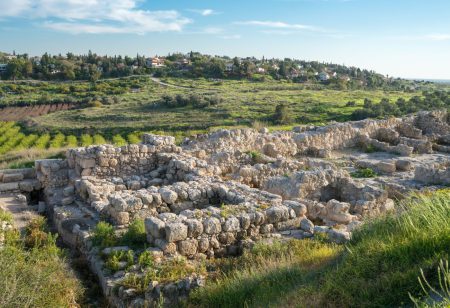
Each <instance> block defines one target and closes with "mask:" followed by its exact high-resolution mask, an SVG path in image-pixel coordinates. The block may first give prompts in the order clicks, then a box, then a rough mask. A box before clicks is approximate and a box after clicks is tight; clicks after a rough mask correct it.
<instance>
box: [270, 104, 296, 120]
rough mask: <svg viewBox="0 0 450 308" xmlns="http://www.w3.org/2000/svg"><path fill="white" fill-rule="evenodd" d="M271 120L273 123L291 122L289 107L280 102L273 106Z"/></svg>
mask: <svg viewBox="0 0 450 308" xmlns="http://www.w3.org/2000/svg"><path fill="white" fill-rule="evenodd" d="M273 121H274V123H275V124H289V123H291V122H292V118H291V115H290V112H289V109H288V107H287V106H286V105H285V104H283V103H281V104H278V105H277V106H276V107H275V114H274V115H273Z"/></svg>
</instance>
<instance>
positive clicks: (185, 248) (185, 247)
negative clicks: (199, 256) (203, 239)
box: [178, 239, 198, 256]
mask: <svg viewBox="0 0 450 308" xmlns="http://www.w3.org/2000/svg"><path fill="white" fill-rule="evenodd" d="M197 248H198V242H197V240H195V239H188V240H184V241H180V242H178V252H179V253H180V254H181V255H182V256H193V255H195V254H196V253H197Z"/></svg>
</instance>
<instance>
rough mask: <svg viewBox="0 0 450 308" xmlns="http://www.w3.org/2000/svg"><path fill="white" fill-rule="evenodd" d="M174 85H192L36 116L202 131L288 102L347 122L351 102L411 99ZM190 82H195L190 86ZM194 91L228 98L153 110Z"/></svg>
mask: <svg viewBox="0 0 450 308" xmlns="http://www.w3.org/2000/svg"><path fill="white" fill-rule="evenodd" d="M168 82H169V83H171V84H180V85H183V86H186V85H188V86H189V87H192V88H190V89H186V88H182V89H179V88H173V87H162V86H159V85H157V84H155V83H154V82H152V81H149V82H148V84H146V85H145V86H144V87H142V89H141V92H140V93H127V94H124V95H122V96H121V102H120V103H118V104H113V105H109V106H103V107H101V108H87V109H82V110H70V111H63V112H57V113H53V114H49V115H46V116H43V117H39V118H37V119H34V121H35V122H36V123H37V125H38V126H39V127H46V128H50V129H52V130H55V129H62V130H72V129H83V128H86V127H92V128H94V129H96V130H100V131H101V130H103V131H106V132H111V131H113V132H120V131H123V130H126V129H128V130H153V131H154V130H165V131H169V130H171V131H180V130H186V129H191V130H198V129H207V128H210V127H217V126H234V125H240V124H244V125H248V124H250V123H251V122H252V121H254V120H260V121H267V119H268V118H269V117H270V116H271V115H272V114H273V112H274V110H275V106H276V105H277V104H279V103H286V104H288V105H289V106H290V108H291V110H292V116H293V118H294V120H295V121H296V122H299V123H309V122H311V123H321V122H327V121H330V120H346V119H348V115H350V114H351V112H352V111H353V110H354V109H355V108H356V107H346V106H345V104H346V103H347V102H348V101H356V103H357V106H359V105H361V104H362V102H363V101H364V98H369V99H372V100H374V101H379V100H381V98H384V97H386V98H389V99H391V100H396V99H397V98H399V97H404V98H409V97H411V96H413V94H410V93H402V92H383V91H336V90H306V89H304V86H302V85H299V84H293V83H286V82H279V81H266V82H256V83H255V82H249V81H243V80H241V81H233V80H229V81H223V82H221V83H217V82H213V81H208V80H204V79H196V80H185V79H168ZM187 82H189V84H186V83H187ZM189 92H194V93H198V94H206V95H219V96H220V97H222V98H223V99H224V102H223V103H221V104H219V105H218V106H215V107H210V108H205V109H194V108H192V107H184V108H173V109H167V108H153V104H154V103H155V102H157V101H158V100H159V98H160V97H161V96H162V95H164V94H177V93H189Z"/></svg>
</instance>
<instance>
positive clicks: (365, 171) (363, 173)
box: [350, 168, 378, 178]
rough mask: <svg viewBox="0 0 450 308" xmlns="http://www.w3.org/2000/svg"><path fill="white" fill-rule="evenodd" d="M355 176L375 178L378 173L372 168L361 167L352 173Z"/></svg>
mask: <svg viewBox="0 0 450 308" xmlns="http://www.w3.org/2000/svg"><path fill="white" fill-rule="evenodd" d="M350 175H351V176H352V177H354V178H374V177H376V176H378V174H377V173H376V172H375V171H374V170H373V169H371V168H361V169H358V170H356V171H355V172H352V173H351V174H350Z"/></svg>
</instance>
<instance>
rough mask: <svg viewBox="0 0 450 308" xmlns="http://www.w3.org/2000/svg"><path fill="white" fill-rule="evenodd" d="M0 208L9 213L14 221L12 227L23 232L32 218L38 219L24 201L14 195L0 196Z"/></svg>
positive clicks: (35, 213)
mask: <svg viewBox="0 0 450 308" xmlns="http://www.w3.org/2000/svg"><path fill="white" fill-rule="evenodd" d="M0 208H1V209H3V210H5V211H7V212H9V213H11V214H12V216H13V219H14V226H15V227H16V228H17V229H19V231H20V232H23V231H24V230H25V228H26V226H27V225H28V224H29V222H30V221H31V220H33V218H35V217H38V216H39V215H38V214H37V212H35V211H33V210H32V209H31V208H30V207H29V206H28V204H27V203H26V201H25V202H24V201H21V200H19V199H18V198H17V195H16V194H5V195H0Z"/></svg>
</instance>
